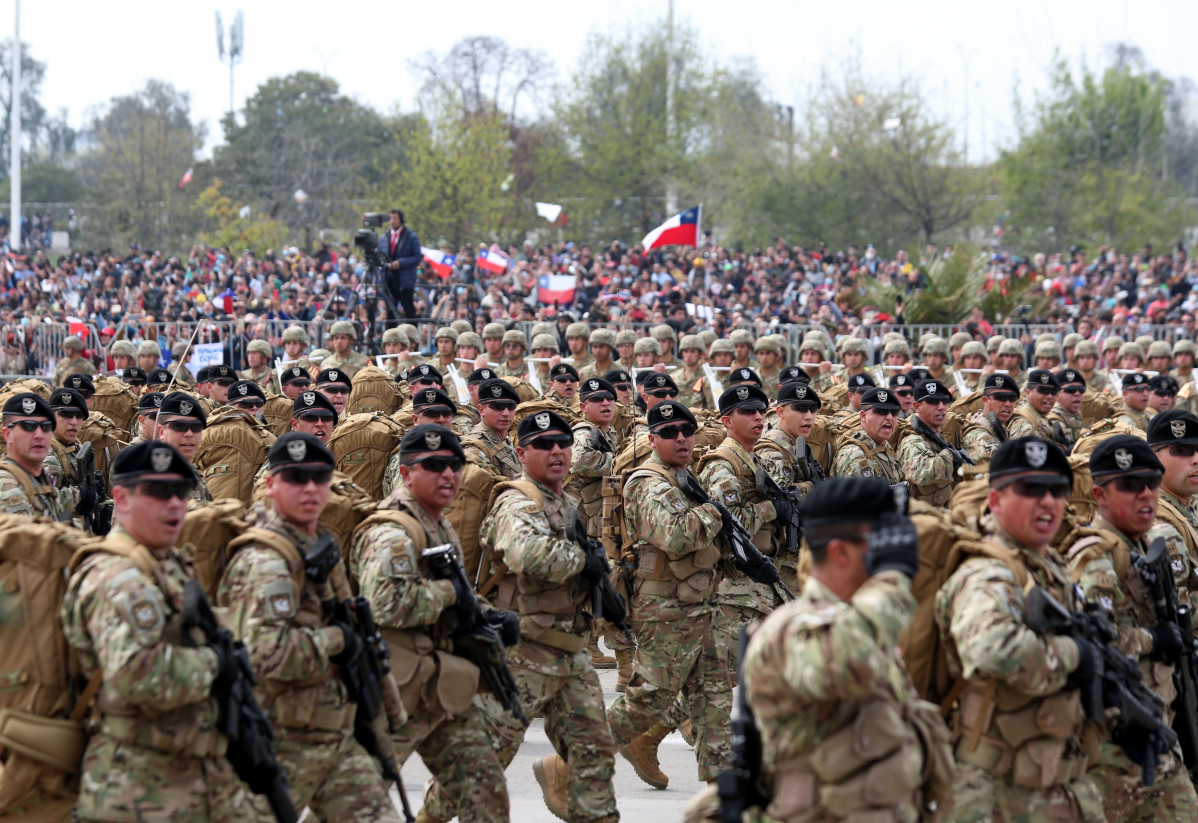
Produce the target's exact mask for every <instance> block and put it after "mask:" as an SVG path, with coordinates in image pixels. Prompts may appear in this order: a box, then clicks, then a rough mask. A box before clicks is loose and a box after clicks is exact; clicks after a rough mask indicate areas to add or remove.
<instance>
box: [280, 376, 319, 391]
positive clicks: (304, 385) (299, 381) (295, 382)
mask: <svg viewBox="0 0 1198 823" xmlns="http://www.w3.org/2000/svg"><path fill="white" fill-rule="evenodd" d="M283 385H285V386H297V387H299V388H301V389H306V388H308V386H311V385H312V381H311V380H305V379H304V378H302V377H300V378H297V379H295V380H288V381H287V382H286V383H284V384H283Z"/></svg>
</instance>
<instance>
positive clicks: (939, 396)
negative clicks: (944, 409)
mask: <svg viewBox="0 0 1198 823" xmlns="http://www.w3.org/2000/svg"><path fill="white" fill-rule="evenodd" d="M952 399H953V394H952V392H950V391H949V390H948V386H946V385H944V381H943V380H920V381H919V383H917V384H916V385H915V402H916V403H918V402H920V401H921V400H952Z"/></svg>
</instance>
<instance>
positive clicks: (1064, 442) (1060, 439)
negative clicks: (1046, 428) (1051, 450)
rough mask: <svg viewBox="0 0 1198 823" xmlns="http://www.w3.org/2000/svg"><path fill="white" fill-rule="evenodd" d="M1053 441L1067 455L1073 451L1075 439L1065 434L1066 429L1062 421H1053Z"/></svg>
mask: <svg viewBox="0 0 1198 823" xmlns="http://www.w3.org/2000/svg"><path fill="white" fill-rule="evenodd" d="M1052 439H1053V440H1055V441H1056V443H1057V445H1059V446H1060V447H1061V448H1062V449H1064V450H1065V454H1069V453H1070V452H1071V451H1073V438H1072V437H1070V436H1069V435H1068V434H1067V433H1066V432H1065V427H1064V426H1062V425H1061V421H1060V420H1054V421H1052Z"/></svg>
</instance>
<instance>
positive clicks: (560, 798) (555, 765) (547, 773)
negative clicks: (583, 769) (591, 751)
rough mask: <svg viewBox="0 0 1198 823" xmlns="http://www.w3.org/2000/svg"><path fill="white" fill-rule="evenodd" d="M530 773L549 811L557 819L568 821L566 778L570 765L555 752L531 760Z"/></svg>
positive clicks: (568, 774) (568, 822)
mask: <svg viewBox="0 0 1198 823" xmlns="http://www.w3.org/2000/svg"><path fill="white" fill-rule="evenodd" d="M532 773H533V776H534V777H535V778H536V779H537V784H538V785H539V786H540V787H541V795H542V796H543V797H544V798H545V805H546V806H547V807H548V808H549V811H550V812H552V813H553V816H554V817H556V818H558V819H559V820H565V821H566V823H570V818H569V817H567V816H566V778H568V777H569V776H570V767H569V766H567V765H566V761H565V760H562V758H561V755H557V754H551V755H549V756H548V757H542V758H541V759H540V760H535V761H533V764H532Z"/></svg>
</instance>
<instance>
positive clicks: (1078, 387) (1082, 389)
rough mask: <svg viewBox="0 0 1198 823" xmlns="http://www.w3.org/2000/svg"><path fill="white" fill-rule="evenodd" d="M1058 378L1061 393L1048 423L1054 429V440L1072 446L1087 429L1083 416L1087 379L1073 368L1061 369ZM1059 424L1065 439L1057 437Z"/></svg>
mask: <svg viewBox="0 0 1198 823" xmlns="http://www.w3.org/2000/svg"><path fill="white" fill-rule="evenodd" d="M1056 377H1057V384H1058V385H1059V386H1060V387H1061V393H1060V394H1059V395H1057V404H1056V405H1055V406H1053V407H1052V411H1051V412H1050V413H1049V415H1048V421H1049V422H1050V423H1051V424H1052V427H1053V434H1054V437H1053V439H1054V440H1056V441H1058V442H1062V441H1063V442H1067V443H1069V444H1070V445H1072V444H1073V443H1076V442H1077V438H1079V437H1081V433H1082V429H1084V428H1085V427H1086V424H1085V422H1084V421H1083V420H1082V415H1081V411H1082V403H1084V402H1085V399H1086V378H1084V377H1082V373H1081V372H1079V371H1078V370H1077V369H1073V368H1064V369H1061V370H1060V371H1059V372H1057V374H1056ZM1058 424H1059V425H1060V427H1061V434H1063V435H1064V437H1061V436H1056V435H1057V431H1056V429H1057V425H1058Z"/></svg>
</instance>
